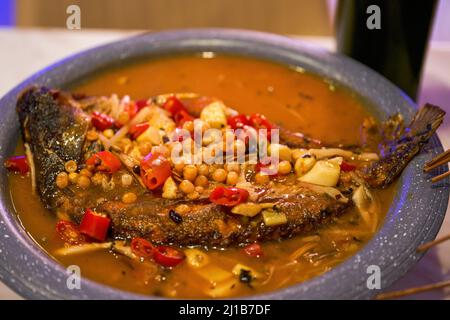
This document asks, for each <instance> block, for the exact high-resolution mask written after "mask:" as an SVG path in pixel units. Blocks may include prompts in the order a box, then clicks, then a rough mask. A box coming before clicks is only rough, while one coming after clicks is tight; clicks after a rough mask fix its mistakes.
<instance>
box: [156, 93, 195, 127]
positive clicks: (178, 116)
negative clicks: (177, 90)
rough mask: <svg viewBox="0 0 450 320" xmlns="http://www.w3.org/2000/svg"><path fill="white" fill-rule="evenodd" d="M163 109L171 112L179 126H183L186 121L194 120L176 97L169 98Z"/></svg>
mask: <svg viewBox="0 0 450 320" xmlns="http://www.w3.org/2000/svg"><path fill="white" fill-rule="evenodd" d="M163 107H164V109H166V110H167V111H169V112H170V114H171V115H172V117H173V119H174V120H175V123H176V125H177V126H182V125H183V123H185V122H186V121H192V120H194V118H193V117H192V116H191V115H190V114H189V112H188V111H187V109H186V107H185V106H184V104H183V103H182V102H181V101H180V100H178V98H177V97H175V96H171V97H169V98H167V100H166V102H165V103H164V106H163Z"/></svg>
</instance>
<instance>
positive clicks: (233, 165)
mask: <svg viewBox="0 0 450 320" xmlns="http://www.w3.org/2000/svg"><path fill="white" fill-rule="evenodd" d="M225 170H227V171H228V172H230V171H234V172H237V173H239V171H240V170H241V168H240V166H239V163H237V162H232V163H226V164H225Z"/></svg>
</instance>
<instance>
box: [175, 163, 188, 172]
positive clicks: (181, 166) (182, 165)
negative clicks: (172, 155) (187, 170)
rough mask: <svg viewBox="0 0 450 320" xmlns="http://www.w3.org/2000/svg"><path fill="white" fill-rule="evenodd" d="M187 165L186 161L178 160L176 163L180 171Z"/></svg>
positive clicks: (176, 167)
mask: <svg viewBox="0 0 450 320" xmlns="http://www.w3.org/2000/svg"><path fill="white" fill-rule="evenodd" d="M185 166H186V164H185V163H184V162H178V163H175V167H174V168H175V170H176V171H178V172H183V169H184V167H185Z"/></svg>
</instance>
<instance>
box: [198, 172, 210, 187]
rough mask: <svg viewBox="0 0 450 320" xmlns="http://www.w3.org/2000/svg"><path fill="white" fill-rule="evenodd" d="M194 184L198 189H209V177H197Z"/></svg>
mask: <svg viewBox="0 0 450 320" xmlns="http://www.w3.org/2000/svg"><path fill="white" fill-rule="evenodd" d="M194 184H195V185H196V186H198V187H207V186H208V184H209V181H208V178H207V177H205V176H204V175H200V176H197V178H195V182H194Z"/></svg>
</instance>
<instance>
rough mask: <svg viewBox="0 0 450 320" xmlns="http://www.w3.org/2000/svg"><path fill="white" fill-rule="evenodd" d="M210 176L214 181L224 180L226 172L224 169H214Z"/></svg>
mask: <svg viewBox="0 0 450 320" xmlns="http://www.w3.org/2000/svg"><path fill="white" fill-rule="evenodd" d="M212 178H213V179H214V181H216V182H224V181H225V180H226V179H227V172H226V171H225V170H224V169H216V170H215V171H214V172H213V174H212Z"/></svg>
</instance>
